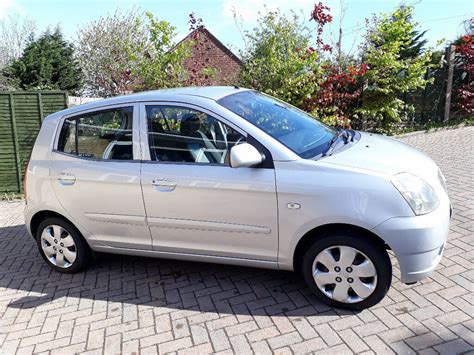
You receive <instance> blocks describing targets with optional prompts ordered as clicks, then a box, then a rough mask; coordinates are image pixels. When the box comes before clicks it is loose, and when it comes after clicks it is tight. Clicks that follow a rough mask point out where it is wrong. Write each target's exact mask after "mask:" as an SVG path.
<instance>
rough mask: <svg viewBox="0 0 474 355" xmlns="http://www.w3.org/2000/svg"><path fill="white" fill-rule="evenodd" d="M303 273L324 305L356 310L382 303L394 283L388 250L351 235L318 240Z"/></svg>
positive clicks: (311, 248)
mask: <svg viewBox="0 0 474 355" xmlns="http://www.w3.org/2000/svg"><path fill="white" fill-rule="evenodd" d="M353 256H354V257H353ZM351 259H352V260H353V262H352V263H350V262H349V261H350V260H351ZM301 271H302V273H303V277H304V279H305V281H306V283H307V284H308V286H309V288H310V289H311V290H312V291H313V292H314V294H315V295H316V296H317V297H318V298H319V299H320V300H321V301H322V302H324V303H326V304H328V305H329V306H332V307H337V308H344V309H350V310H356V311H360V310H362V309H366V308H369V307H372V306H373V305H375V304H377V303H379V302H380V301H381V300H382V299H383V298H384V297H385V295H386V294H387V292H388V290H389V288H390V284H391V282H392V263H391V261H390V257H389V256H388V254H387V251H386V250H385V248H384V247H383V246H382V245H380V244H379V243H376V242H373V241H369V240H367V238H365V237H364V236H363V235H358V234H355V233H351V232H335V233H331V234H326V235H323V236H321V238H318V239H317V240H315V242H314V243H313V244H312V245H311V247H310V248H309V249H308V251H307V252H306V254H305V255H304V257H303V264H302V270H301ZM313 271H314V275H315V276H314V277H313ZM371 275H372V276H371ZM316 280H317V281H316ZM346 296H347V297H346Z"/></svg>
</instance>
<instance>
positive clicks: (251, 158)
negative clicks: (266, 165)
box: [230, 143, 264, 168]
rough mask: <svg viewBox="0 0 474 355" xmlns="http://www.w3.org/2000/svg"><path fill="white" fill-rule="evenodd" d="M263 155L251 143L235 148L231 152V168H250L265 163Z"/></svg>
mask: <svg viewBox="0 0 474 355" xmlns="http://www.w3.org/2000/svg"><path fill="white" fill-rule="evenodd" d="M263 159H264V157H263V156H262V154H261V153H260V152H259V151H258V150H257V148H255V147H254V146H253V145H251V144H249V143H242V144H238V145H236V146H233V147H232V149H231V150H230V166H231V167H233V168H243V167H246V168H250V167H253V166H256V165H258V164H260V163H262V162H263Z"/></svg>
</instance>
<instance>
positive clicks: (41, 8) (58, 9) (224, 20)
mask: <svg viewBox="0 0 474 355" xmlns="http://www.w3.org/2000/svg"><path fill="white" fill-rule="evenodd" d="M318 1H320V0H221V1H219V0H199V1H191V0H173V1H170V0H102V1H97V0H96V1H93V0H0V20H2V19H6V18H7V17H8V16H10V15H15V14H18V15H20V16H21V17H27V18H29V19H32V20H34V21H35V22H36V26H37V29H38V30H39V31H44V30H45V29H46V28H47V27H48V26H50V27H55V26H56V25H58V24H59V26H60V27H61V28H62V30H63V32H64V34H65V36H66V38H68V39H69V40H71V41H74V40H76V39H77V35H76V34H77V30H78V29H79V28H81V27H83V26H85V25H87V23H89V22H91V21H94V20H97V19H98V18H99V17H101V16H106V15H107V14H111V13H113V12H114V11H115V10H116V9H120V10H122V11H127V10H129V9H131V8H132V7H135V8H137V9H139V10H143V11H151V12H152V13H153V14H154V15H155V16H156V17H157V18H159V19H163V20H167V21H169V22H170V23H171V24H172V25H174V26H175V27H176V28H177V34H178V35H177V38H176V39H177V40H180V39H181V38H183V37H184V36H185V35H186V34H187V33H188V28H189V26H188V23H187V22H188V14H189V13H191V12H194V13H195V14H196V16H197V17H200V18H202V19H203V21H204V24H205V26H206V27H207V28H208V29H209V30H210V31H211V32H212V33H213V34H214V35H215V36H216V37H217V38H219V39H220V40H221V41H222V42H223V43H224V44H226V45H228V46H229V47H230V48H231V49H232V50H233V51H235V52H236V53H238V50H239V49H241V48H242V47H243V46H244V40H243V38H242V30H246V29H252V28H253V27H254V26H255V24H256V20H257V18H258V16H259V12H262V11H265V8H267V9H270V10H273V9H276V8H280V9H281V10H282V12H284V13H289V11H291V10H293V11H295V12H296V13H298V14H300V15H301V17H302V19H304V21H305V22H306V24H307V25H308V26H309V27H310V29H314V23H313V22H310V21H309V14H310V12H311V10H312V8H313V6H314V4H315V3H316V2H318ZM323 2H324V4H326V5H328V6H329V7H330V8H331V13H332V14H333V16H334V21H333V24H331V26H330V28H328V30H329V31H328V35H329V37H332V38H333V39H334V40H335V38H336V36H335V34H336V33H337V32H338V30H339V22H340V20H341V13H344V17H343V19H342V29H343V40H342V44H343V50H344V51H345V52H349V53H354V52H355V51H356V50H357V46H358V43H359V42H360V40H361V38H362V35H363V33H364V23H365V18H368V17H371V15H372V14H374V13H375V14H377V13H380V12H390V11H391V10H393V9H394V8H395V7H396V6H397V5H398V4H400V2H401V1H400V0H343V4H344V5H343V6H344V7H345V11H341V0H325V1H323ZM404 3H405V4H407V5H414V6H415V20H416V21H418V22H419V23H420V29H421V30H427V33H426V35H425V38H426V39H428V43H429V45H431V46H435V45H436V42H437V41H438V40H441V39H445V40H452V39H454V38H455V37H456V36H457V35H459V34H461V33H462V30H463V26H462V21H463V20H466V19H469V18H472V17H474V1H472V0H444V1H443V0H411V1H407V0H405V1H404ZM234 13H236V14H237V19H238V20H237V22H238V23H239V26H237V25H236V20H235V18H234ZM331 33H332V36H331ZM328 39H329V38H328Z"/></svg>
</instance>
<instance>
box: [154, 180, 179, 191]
mask: <svg viewBox="0 0 474 355" xmlns="http://www.w3.org/2000/svg"><path fill="white" fill-rule="evenodd" d="M151 184H152V185H153V187H154V188H155V190H156V191H161V192H168V191H173V190H174V189H175V188H176V183H175V182H173V181H171V180H168V179H165V178H157V179H155V180H153V181H152V182H151Z"/></svg>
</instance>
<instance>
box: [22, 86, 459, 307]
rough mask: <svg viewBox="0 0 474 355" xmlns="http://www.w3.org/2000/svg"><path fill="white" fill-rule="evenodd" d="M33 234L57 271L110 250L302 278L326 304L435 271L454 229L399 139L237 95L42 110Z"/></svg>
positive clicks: (436, 173) (364, 296)
mask: <svg viewBox="0 0 474 355" xmlns="http://www.w3.org/2000/svg"><path fill="white" fill-rule="evenodd" d="M25 180H26V182H25V193H26V195H27V198H26V200H27V208H26V211H25V216H26V226H27V228H28V231H29V233H30V234H31V235H32V236H33V237H34V238H35V239H36V242H37V244H38V248H39V251H40V253H41V255H42V257H43V258H44V260H45V261H46V263H47V264H48V265H49V266H51V267H52V268H53V269H54V270H56V271H58V272H63V273H73V272H77V271H79V270H81V269H83V268H84V267H85V266H86V265H87V264H88V262H89V261H90V260H91V258H92V253H93V252H94V251H96V252H109V253H117V254H130V255H140V256H151V257H160V258H174V259H181V260H192V261H204V262H216V263H225V264H234V265H245V266H252V267H262V268H270V269H280V270H297V271H300V272H301V273H302V274H303V277H304V279H305V281H306V283H307V284H308V286H309V287H310V288H311V290H312V291H313V292H314V293H315V294H316V295H317V296H318V297H319V298H320V299H321V300H322V301H323V302H326V303H328V304H330V305H332V306H336V307H342V308H350V309H363V308H367V307H370V306H372V305H374V304H376V303H377V302H379V301H380V300H381V299H382V298H383V297H384V296H385V294H386V293H387V291H388V289H389V287H390V284H391V280H392V264H391V259H390V257H389V254H388V253H387V250H392V251H393V253H394V255H395V257H396V258H397V260H398V264H399V267H400V279H401V281H402V282H403V283H407V284H410V283H414V282H416V281H419V280H421V279H423V278H426V277H428V276H430V275H431V274H432V272H433V270H434V268H435V267H436V265H437V264H438V262H439V261H440V258H441V255H442V253H443V248H444V245H445V242H446V238H447V235H448V227H449V219H450V214H451V207H450V203H449V198H448V195H447V192H446V183H445V179H444V177H443V174H442V173H441V171H440V170H439V168H438V167H437V166H436V164H435V163H434V162H433V161H432V160H430V159H429V158H428V157H427V156H425V155H424V154H422V153H420V152H418V151H417V150H415V149H413V148H412V147H410V146H408V145H406V144H403V143H401V142H399V141H397V140H395V139H390V138H387V137H383V136H380V135H376V134H371V133H363V132H357V131H353V130H342V129H333V128H330V127H328V126H326V125H324V124H322V123H321V122H319V121H317V120H315V119H313V118H312V117H311V116H309V115H307V114H306V113H304V112H303V111H300V110H298V109H296V108H294V107H292V106H290V105H288V104H286V103H284V102H282V101H279V100H277V99H275V98H272V97H270V96H267V95H265V94H262V93H259V92H256V91H252V90H247V89H241V88H237V87H202V88H181V89H170V90H161V91H153V92H146V93H139V94H133V95H129V96H123V97H115V98H111V99H106V100H101V101H96V102H93V103H89V104H85V105H81V106H77V107H73V108H69V109H67V110H64V111H61V112H57V113H54V114H52V115H50V116H48V117H47V118H46V119H45V120H44V122H43V125H42V127H41V130H40V133H39V135H38V138H37V140H36V143H35V146H34V149H33V152H32V155H31V159H30V161H29V165H28V168H27V174H26V179H25Z"/></svg>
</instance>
